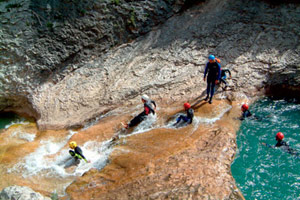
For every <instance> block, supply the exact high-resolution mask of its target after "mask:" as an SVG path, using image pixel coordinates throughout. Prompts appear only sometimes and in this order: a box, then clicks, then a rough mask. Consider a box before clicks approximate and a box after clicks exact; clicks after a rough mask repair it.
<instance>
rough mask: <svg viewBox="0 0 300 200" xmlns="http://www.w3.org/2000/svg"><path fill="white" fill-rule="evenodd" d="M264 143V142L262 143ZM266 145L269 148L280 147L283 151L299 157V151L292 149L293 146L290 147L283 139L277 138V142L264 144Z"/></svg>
mask: <svg viewBox="0 0 300 200" xmlns="http://www.w3.org/2000/svg"><path fill="white" fill-rule="evenodd" d="M264 144H265V143H264ZM265 145H266V146H267V147H270V148H276V147H280V148H282V149H283V150H284V151H285V152H287V153H289V154H291V155H293V156H296V157H297V158H299V159H300V157H299V156H300V153H299V152H298V151H297V150H295V149H293V148H290V146H289V145H288V144H287V143H286V142H285V141H283V140H277V143H276V144H275V146H272V145H270V144H265Z"/></svg>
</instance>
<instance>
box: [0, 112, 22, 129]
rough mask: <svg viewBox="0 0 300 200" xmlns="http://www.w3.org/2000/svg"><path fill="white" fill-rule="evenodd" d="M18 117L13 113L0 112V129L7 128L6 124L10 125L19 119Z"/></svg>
mask: <svg viewBox="0 0 300 200" xmlns="http://www.w3.org/2000/svg"><path fill="white" fill-rule="evenodd" d="M17 119H18V117H17V116H16V115H15V114H13V113H1V114H0V129H3V128H5V126H6V125H9V124H10V123H12V122H13V121H15V120H17Z"/></svg>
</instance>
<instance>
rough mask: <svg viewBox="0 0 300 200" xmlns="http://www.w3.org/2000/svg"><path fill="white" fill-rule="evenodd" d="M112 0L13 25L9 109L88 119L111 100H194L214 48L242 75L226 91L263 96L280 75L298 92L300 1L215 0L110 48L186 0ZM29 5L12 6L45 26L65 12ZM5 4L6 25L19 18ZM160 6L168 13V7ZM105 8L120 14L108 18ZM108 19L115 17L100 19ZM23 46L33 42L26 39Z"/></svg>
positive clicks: (51, 123)
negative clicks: (138, 0) (147, 16)
mask: <svg viewBox="0 0 300 200" xmlns="http://www.w3.org/2000/svg"><path fill="white" fill-rule="evenodd" d="M22 2H23V3H24V5H27V4H28V2H27V1H22ZM26 2H27V4H26ZM79 2H80V1H79ZM101 2H102V1H101ZM103 2H105V3H99V2H98V3H97V2H95V4H93V7H92V8H89V7H88V6H87V7H83V9H84V10H85V12H84V13H82V12H83V11H82V12H79V11H78V12H79V13H76V12H77V11H76V9H75V11H76V12H75V11H74V12H75V13H73V14H72V16H71V17H73V18H72V19H73V21H72V23H71V22H70V20H69V18H70V16H61V18H62V19H68V20H64V22H61V21H62V20H61V19H60V18H59V19H57V20H56V21H57V23H55V24H54V23H53V24H52V25H51V24H48V28H46V29H47V30H48V29H49V28H50V30H48V32H45V30H44V29H45V27H44V29H43V27H42V26H41V27H40V28H38V29H35V30H33V31H26V30H25V29H24V30H23V29H22V30H19V31H17V30H15V29H12V28H11V29H9V27H10V26H4V29H3V31H2V33H1V34H2V36H1V37H4V38H6V39H5V40H4V42H2V43H3V44H4V45H3V46H4V47H5V48H6V49H5V51H1V52H4V53H2V55H4V58H5V59H3V61H1V62H2V64H1V65H2V67H1V73H0V74H1V81H0V82H1V98H0V99H1V100H0V102H1V105H2V108H4V107H6V108H7V106H12V107H13V109H17V108H19V110H22V109H23V110H24V109H25V111H26V110H27V112H28V111H31V112H32V115H33V116H35V117H36V119H37V120H38V125H39V127H40V128H41V129H48V128H51V129H58V128H65V127H70V126H76V125H82V124H83V123H85V121H86V120H87V119H90V118H93V117H95V116H98V115H99V114H101V113H103V112H106V111H107V110H109V109H113V108H116V107H119V106H122V105H130V104H133V103H136V102H138V101H140V100H139V99H140V98H139V96H140V95H141V94H142V93H147V94H148V95H151V96H152V98H154V99H156V100H159V99H160V98H163V97H164V98H166V99H170V101H177V100H183V99H185V100H188V99H189V98H194V97H195V96H199V95H201V94H202V93H203V91H205V88H206V83H205V82H203V72H204V67H205V64H206V62H207V56H208V55H209V54H211V53H212V54H215V55H216V56H217V57H219V58H220V59H221V65H222V67H223V68H229V69H230V70H231V72H232V77H233V78H232V80H229V83H230V84H231V89H232V90H233V91H231V92H229V93H227V94H224V93H223V92H222V91H221V90H219V91H217V93H219V94H217V96H216V97H218V95H219V97H221V96H224V95H225V96H226V95H227V96H234V93H236V92H239V93H244V94H246V95H248V96H256V95H258V94H263V93H264V92H265V87H266V86H270V85H274V84H275V85H282V84H285V85H287V86H289V85H292V86H293V88H292V89H293V91H299V82H300V79H299V73H300V72H299V60H300V59H299V55H300V52H299V51H300V45H299V29H300V28H299V22H300V18H299V16H300V7H299V4H281V5H278V6H273V5H270V4H268V3H266V2H264V1H250V0H249V1H233V0H223V1H217V0H210V1H206V2H205V3H201V4H198V5H195V6H193V7H192V8H190V9H189V10H187V11H185V12H184V13H181V14H178V15H175V16H173V17H170V18H169V19H168V20H167V21H166V22H165V23H164V24H162V25H159V26H157V27H156V28H155V29H153V30H152V31H150V32H149V33H148V34H146V35H144V36H141V37H139V38H138V39H136V40H134V41H132V42H130V43H125V44H123V45H120V46H117V47H114V48H111V49H109V50H108V48H107V47H108V46H113V45H112V44H121V43H122V42H126V41H128V40H129V39H130V38H134V37H136V36H139V35H141V34H144V33H146V32H147V31H149V30H151V29H149V28H145V29H143V27H153V26H152V25H155V24H157V23H155V22H157V20H156V19H157V18H156V17H154V16H156V15H158V16H162V17H161V18H159V19H160V20H158V21H159V22H161V21H163V20H165V19H167V18H168V17H169V16H171V15H172V14H170V13H175V12H177V11H178V6H179V5H182V4H180V2H179V1H174V2H173V1H153V2H152V1H145V2H149V4H151V5H152V6H150V5H148V4H147V5H144V4H143V6H141V5H138V3H136V2H131V1H128V2H127V1H126V2H125V1H121V0H120V1H103ZM142 2H143V3H145V2H144V1H142ZM155 2H161V3H163V4H164V5H165V6H163V5H162V4H159V5H157V4H155ZM167 2H173V3H169V4H168V3H167ZM23 3H22V5H23ZM181 3H182V2H181ZM100 4H101V5H100ZM104 4H105V5H104ZM1 5H2V4H1ZM38 5H39V4H38ZM27 6H28V7H27V8H30V9H31V10H30V12H27V10H26V9H27V8H26V6H24V7H23V6H22V7H20V8H12V9H19V11H20V13H22V12H23V14H25V13H28V15H29V18H30V17H32V16H33V17H34V19H35V21H34V23H35V24H39V23H41V24H42V25H43V24H44V25H45V26H46V25H47V23H46V22H47V20H46V19H49V20H50V19H51V20H54V19H56V18H55V16H56V14H55V13H57V12H59V10H60V9H59V7H58V8H56V7H55V6H53V5H52V4H50V3H49V4H46V5H43V6H46V9H43V12H45V13H43V12H42V11H40V10H39V9H37V8H36V7H32V5H29V4H28V5H27ZM73 6H74V5H73ZM95 6H96V7H95ZM128 6H131V8H133V7H134V12H133V10H132V9H131V10H130V9H129V11H128V8H127V7H128ZM135 6H136V7H135ZM139 6H140V7H139ZM168 6H169V7H168ZM37 7H38V6H37ZM100 8H101V9H100ZM141 8H143V9H142V10H141ZM154 8H157V9H154ZM167 8H168V9H167ZM1 9H2V10H1V12H2V13H1V15H2V16H5V17H2V18H3V20H2V24H5V23H12V22H10V21H9V20H12V19H10V17H11V15H10V14H9V13H7V12H5V13H4V14H3V12H4V11H3V9H5V8H3V7H1ZM22 9H24V11H22ZM47 9H48V11H47ZM160 9H162V12H163V13H165V14H162V15H159V14H160V11H161V10H160ZM53 10H55V12H54V11H53ZM57 10H58V11H57ZM95 10H96V11H99V13H101V15H100V14H99V13H97V12H96V11H95ZM149 10H150V11H153V12H151V13H152V14H153V16H152V18H151V20H150V21H151V23H150V22H149V23H150V25H149V26H148V25H147V23H148V21H147V20H146V19H145V18H143V17H142V16H141V15H142V14H141V13H143V12H144V14H145V13H148V11H149ZM104 11H107V12H108V14H109V13H110V14H111V15H109V16H110V17H108V18H106V15H105V17H104V15H103V14H102V12H104ZM109 11H114V12H109ZM125 11H128V12H127V14H128V15H126V16H127V17H125V18H126V19H125V18H122V17H121V18H122V20H121V22H122V23H123V25H121V27H125V30H124V31H122V30H121V29H118V28H116V29H114V28H112V27H114V26H115V24H113V23H117V22H118V23H119V22H120V21H119V20H120V19H121V18H120V16H123V14H124V13H123V12H125ZM138 11H139V12H138ZM47 12H49V13H48V14H47ZM52 12H54V13H52ZM112 13H114V14H112ZM116 13H117V14H116ZM132 13H133V14H132ZM138 13H139V14H138ZM83 14H84V15H83ZM70 15H71V14H70ZM116 15H117V16H116ZM25 16H26V15H25ZM101 16H102V18H101ZM132 16H134V17H132ZM47 17H48V18H47ZM67 17H69V18H67ZM43 18H44V19H43ZM26 19H27V18H26ZM30 19H31V18H30ZM38 19H39V20H40V21H41V22H39V20H38ZM133 19H135V20H136V21H133ZM5 20H6V21H7V22H6V21H5ZM31 20H32V19H31ZM8 21H9V22H8ZM21 21H22V22H21ZM25 21H26V20H20V21H17V22H15V23H16V24H17V23H25ZM56 21H55V22H56ZM104 22H107V24H106V25H105V24H98V23H104ZM108 22H111V23H112V24H109V23H108ZM121 22H120V23H121ZM133 22H135V23H136V25H134V23H133ZM30 23H33V21H30ZM126 23H127V25H126ZM24 26H25V25H23V26H22V25H18V26H17V27H23V28H24ZM29 27H31V29H33V27H34V26H29ZM46 27H47V26H46ZM101 27H102V28H103V27H104V29H100V28H101ZM126 27H127V28H126ZM9 31H10V32H11V33H12V34H11V35H9V34H8V33H9ZM18 34H19V35H20V39H19V38H18V37H17V36H18ZM26 34H28V36H27V37H24V35H26ZM118 34H119V35H118ZM124 35H125V36H126V37H125V39H124V38H122V37H123V36H124ZM21 36H22V37H21ZM121 36H122V37H121ZM127 36H128V37H127ZM24 38H27V40H24ZM1 41H2V40H1ZM17 41H18V42H19V45H17ZM20 46H22V47H23V48H20V49H19V48H16V47H20ZM285 88H286V87H285ZM270 91H272V90H270ZM232 93H233V94H232ZM26 108H27V109H26Z"/></svg>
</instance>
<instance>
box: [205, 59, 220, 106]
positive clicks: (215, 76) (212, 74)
mask: <svg viewBox="0 0 300 200" xmlns="http://www.w3.org/2000/svg"><path fill="white" fill-rule="evenodd" d="M206 75H207V88H206V94H207V96H206V98H205V101H207V100H208V99H209V101H208V103H210V104H211V103H212V98H213V96H214V93H215V85H216V84H218V82H219V80H220V78H221V66H220V64H219V63H218V62H216V59H215V56H214V55H209V56H208V62H207V63H206V66H205V71H204V78H203V80H204V81H206ZM209 95H210V96H209Z"/></svg>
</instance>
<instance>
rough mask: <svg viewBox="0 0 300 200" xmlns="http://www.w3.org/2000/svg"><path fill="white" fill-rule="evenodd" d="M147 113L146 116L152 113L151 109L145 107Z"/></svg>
mask: <svg viewBox="0 0 300 200" xmlns="http://www.w3.org/2000/svg"><path fill="white" fill-rule="evenodd" d="M145 113H146V115H148V114H149V113H150V109H149V108H148V107H147V106H145Z"/></svg>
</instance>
